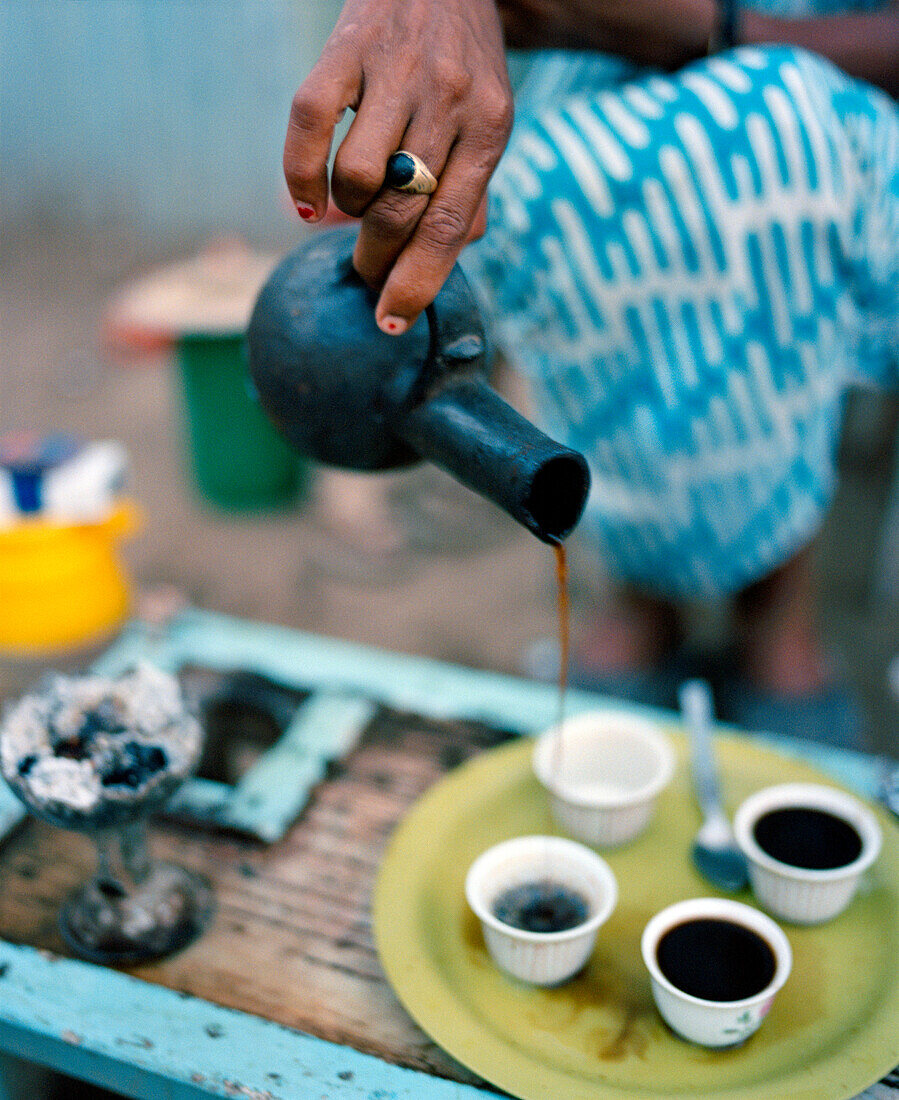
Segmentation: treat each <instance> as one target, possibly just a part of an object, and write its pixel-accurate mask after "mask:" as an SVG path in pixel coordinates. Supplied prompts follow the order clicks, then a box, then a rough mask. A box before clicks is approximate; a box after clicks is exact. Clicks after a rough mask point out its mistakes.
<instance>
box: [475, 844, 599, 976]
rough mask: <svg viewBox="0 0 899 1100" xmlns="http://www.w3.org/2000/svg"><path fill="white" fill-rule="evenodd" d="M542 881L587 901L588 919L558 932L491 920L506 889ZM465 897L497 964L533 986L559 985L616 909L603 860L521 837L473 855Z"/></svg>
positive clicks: (579, 850) (582, 851)
mask: <svg viewBox="0 0 899 1100" xmlns="http://www.w3.org/2000/svg"><path fill="white" fill-rule="evenodd" d="M546 880H552V882H554V883H556V884H558V885H559V886H562V887H564V888H567V889H568V890H571V891H573V892H574V893H576V894H579V895H580V896H581V897H582V898H583V899H584V901H585V902H586V903H587V919H586V920H585V921H583V922H582V923H581V924H578V925H575V927H573V928H568V929H565V930H564V931H561V932H530V931H527V930H526V929H523V928H516V927H514V926H513V925H511V924H506V923H505V922H504V921H501V920H500V919H499V918H498V917H497V916H496V914H495V913H494V907H495V905H496V903H497V901H498V900H499V898H500V897H501V895H502V894H504V893H505V892H506V891H507V890H511V889H514V888H515V887H518V886H524V885H527V884H530V883H537V882H540V881H546ZM465 896H466V898H467V899H468V904H469V905H470V906H471V908H472V910H473V911H474V913H475V916H476V917H477V918H478V919H479V920H480V922H481V928H482V929H483V932H484V942H485V943H486V944H487V950H488V951H489V952H490V954H491V956H492V958H493V961H494V962H495V963H496V964H497V966H499V967H500V968H501V969H502V970H504V971H506V973H508V974H511V975H512V976H513V977H515V978H518V979H520V980H521V981H524V982H530V983H532V984H533V985H558V984H559V983H560V982H564V981H567V979H568V978H571V977H573V976H574V975H575V974H576V973H577V972H578V971H579V970H580V969H581V968H582V967H583V966H584V964H585V963H586V962H587V960H588V959H589V958H590V955H591V953H592V951H593V946H594V943H595V942H596V933H597V931H598V929H599V927H600V925H601V924H603V923H604V922H605V921H606V920H608V918H609V916H610V915H611V913H612V911H613V910H614V908H615V904H616V902H617V900H618V884H617V882H616V881H615V876H614V874H613V873H612V870H611V868H610V867H609V865H608V864H607V863H606V861H605V860H604V859H602V858H600V856H598V855H597V854H596V853H595V852H591V851H590V849H589V848H585V847H584V846H583V845H582V844H577V843H575V841H573V840H566V839H565V838H564V837H552V836H522V837H516V838H515V839H513V840H507V841H504V842H503V843H501V844H497V845H495V846H494V847H492V848H488V849H487V851H486V852H483V853H482V854H481V855H480V856H478V858H477V859H476V860H475V861H474V863H473V864H472V865H471V868H470V869H469V871H468V875H467V877H466V880H465Z"/></svg>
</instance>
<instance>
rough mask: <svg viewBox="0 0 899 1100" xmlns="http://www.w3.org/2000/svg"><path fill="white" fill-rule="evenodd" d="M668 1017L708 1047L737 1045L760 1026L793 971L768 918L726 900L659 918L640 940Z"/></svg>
mask: <svg viewBox="0 0 899 1100" xmlns="http://www.w3.org/2000/svg"><path fill="white" fill-rule="evenodd" d="M641 949H642V952H643V961H644V963H645V965H646V968H647V970H648V971H649V976H650V979H651V981H652V994H653V998H654V999H655V1002H656V1007H657V1008H658V1010H659V1012H660V1014H661V1016H662V1018H663V1019H664V1020H665V1022H666V1023H667V1024H668V1026H669V1027H670V1028H671V1029H672V1030H673V1031H675V1032H677V1034H678V1035H680V1036H681V1037H682V1038H684V1039H688V1040H689V1041H690V1042H693V1043H699V1044H700V1045H702V1046H706V1047H718V1048H721V1047H732V1046H738V1045H739V1044H741V1043H743V1042H745V1041H746V1040H747V1039H748V1038H749V1036H750V1035H752V1034H753V1033H754V1032H755V1031H757V1030H758V1028H759V1027H760V1026H761V1023H762V1021H763V1020H764V1018H765V1017H766V1016H767V1014H768V1012H769V1010H770V1008H771V1005H772V1004H773V1002H774V998H775V996H776V994H777V992H778V990H780V989H781V988H782V986H783V984H784V982H785V981H786V980H787V978H788V977H789V974H790V970H791V968H792V965H793V954H792V951H791V950H790V943H789V940H788V939H787V937H786V936H785V935H784V933H783V931H782V930H781V929H780V928H779V927H778V926H777V925H776V924H775V923H774V921H773V920H771V918H770V917H767V916H765V914H764V913H761V912H759V910H758V909H753V908H752V907H751V906H749V905H743V904H742V903H741V902H737V901H731V900H730V899H726V898H691V899H690V900H688V901H681V902H677V903H676V904H675V905H671V906H669V907H668V908H667V909H663V910H662V912H660V913H657V914H656V915H655V916H654V917H653V918H652V920H651V921H650V922H649V924H647V926H646V928H645V929H644V931H643V937H642V940H641Z"/></svg>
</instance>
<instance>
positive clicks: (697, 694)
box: [679, 680, 722, 817]
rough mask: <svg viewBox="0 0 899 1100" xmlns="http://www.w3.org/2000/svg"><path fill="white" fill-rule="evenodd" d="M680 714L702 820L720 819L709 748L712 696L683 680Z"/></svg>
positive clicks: (701, 683)
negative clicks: (707, 818)
mask: <svg viewBox="0 0 899 1100" xmlns="http://www.w3.org/2000/svg"><path fill="white" fill-rule="evenodd" d="M679 698H680V705H681V713H682V715H683V717H684V721H685V722H686V725H687V729H688V730H689V733H690V744H691V749H692V766H693V784H694V787H695V790H696V797H697V800H698V801H699V805H700V807H701V808H702V812H703V814H704V816H705V817H713V816H716V815H720V814H721V813H722V810H721V796H720V793H719V789H718V772H717V769H716V767H715V750H714V746H713V744H712V692H711V689H710V687H709V685H708V684H707V683H706V681H705V680H687V681H686V683H684V684H682V685H681V688H680V692H679Z"/></svg>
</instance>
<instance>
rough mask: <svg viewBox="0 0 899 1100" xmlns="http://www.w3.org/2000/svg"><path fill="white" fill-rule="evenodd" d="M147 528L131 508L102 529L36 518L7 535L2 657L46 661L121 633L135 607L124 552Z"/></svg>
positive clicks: (0, 544) (128, 504) (0, 591)
mask: <svg viewBox="0 0 899 1100" xmlns="http://www.w3.org/2000/svg"><path fill="white" fill-rule="evenodd" d="M140 522H141V516H140V512H139V510H138V508H137V506H136V505H135V504H134V503H133V502H132V501H130V500H123V501H120V502H119V504H118V505H117V506H116V508H115V509H114V510H113V511H112V512H111V513H110V514H109V516H107V518H106V519H104V520H102V521H100V522H97V523H82V524H73V525H66V524H59V523H52V522H48V521H47V520H45V519H37V518H35V519H24V520H23V521H22V522H21V523H20V524H18V525H16V526H15V527H13V528H11V529H10V530H8V531H0V652H3V653H4V654H6V655H9V656H14V657H29V656H40V655H43V654H46V653H51V652H54V651H59V650H64V649H71V648H73V647H81V646H84V645H89V644H91V643H92V642H96V641H100V640H102V639H103V638H104V637H106V636H107V635H109V634H111V633H113V632H114V631H115V630H116V629H117V628H118V627H119V626H120V625H121V624H122V623H123V622H124V620H125V618H126V617H127V615H128V611H129V608H130V605H131V592H130V588H129V584H128V580H127V578H126V576H125V573H124V572H123V570H122V567H121V564H120V562H119V559H118V553H117V551H118V544H119V542H120V541H121V540H122V539H124V538H126V537H127V536H129V535H131V534H133V533H134V532H135V531H136V530H137V529H138V527H139V526H140Z"/></svg>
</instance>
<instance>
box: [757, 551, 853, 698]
mask: <svg viewBox="0 0 899 1100" xmlns="http://www.w3.org/2000/svg"><path fill="white" fill-rule="evenodd" d="M816 604H817V586H816V579H815V574H814V568H813V563H812V551H811V547H806V548H805V549H804V550H802V551H800V552H799V553H798V554H797V555H796V556H795V557H793V558H791V559H790V560H789V561H788V562H787V563H786V564H785V565H782V566H781V567H780V568H779V569H777V570H775V571H774V572H773V573H770V574H769V575H768V576H767V577H765V578H764V579H763V580H761V581H758V582H757V583H756V584H753V585H751V586H750V587H749V588H747V589H745V590H744V591H743V592H741V593H740V595H739V596H738V597H737V600H736V605H735V620H736V621H735V626H736V630H737V637H738V643H739V647H740V656H741V659H742V663H743V671H744V673H745V675H746V677H747V678H748V679H749V681H750V683H751V684H752V685H753V686H754V687H757V688H759V689H762V690H764V691H770V692H772V693H774V694H776V695H783V696H804V695H812V694H814V693H815V692H818V691H821V690H822V689H823V688H825V687H827V686H828V685H830V684H831V683H832V682H833V670H832V668H831V667H830V665H829V663H828V660H827V657H826V655H825V653H824V649H823V645H822V642H821V638H820V634H819V631H818V626H817V621H816Z"/></svg>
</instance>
